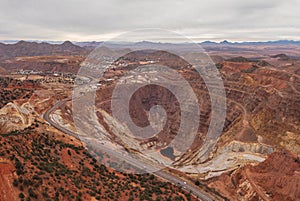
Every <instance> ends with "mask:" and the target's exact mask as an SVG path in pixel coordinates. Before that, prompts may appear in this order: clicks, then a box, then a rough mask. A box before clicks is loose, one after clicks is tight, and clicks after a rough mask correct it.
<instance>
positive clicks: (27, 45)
mask: <svg viewBox="0 0 300 201" xmlns="http://www.w3.org/2000/svg"><path fill="white" fill-rule="evenodd" d="M4 42H5V41H4ZM6 42H8V43H1V42H0V60H3V59H9V58H13V57H21V56H42V55H87V54H88V53H89V52H90V51H92V50H93V49H94V48H95V47H97V46H99V45H101V44H103V42H97V41H92V42H73V43H72V42H70V41H64V42H61V43H60V44H58V41H48V42H42V41H17V42H16V41H6ZM12 42H15V43H12ZM199 44H200V45H201V46H203V48H204V49H205V50H206V51H210V50H212V51H216V50H217V51H225V49H226V51H238V52H242V51H246V50H247V51H248V48H247V47H245V46H259V45H274V48H277V49H278V48H279V47H277V46H281V47H284V46H285V45H294V46H295V45H297V46H298V45H300V41H293V40H279V41H266V42H229V41H227V40H225V41H222V42H219V43H217V42H212V41H204V42H202V43H199ZM104 46H106V47H108V48H112V49H129V50H130V49H131V50H134V49H135V48H140V49H141V48H144V49H155V48H156V47H160V48H163V49H168V50H178V49H180V51H184V50H188V51H193V48H196V49H198V48H199V47H198V46H197V45H193V44H192V43H157V42H150V41H141V42H136V43H134V42H131V43H128V42H126V43H125V42H105V45H104ZM224 48H225V49H224ZM278 53H281V52H278Z"/></svg>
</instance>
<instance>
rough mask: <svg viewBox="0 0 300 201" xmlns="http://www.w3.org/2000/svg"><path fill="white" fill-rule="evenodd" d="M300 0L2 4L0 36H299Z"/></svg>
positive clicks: (55, 0)
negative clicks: (157, 31)
mask: <svg viewBox="0 0 300 201" xmlns="http://www.w3.org/2000/svg"><path fill="white" fill-rule="evenodd" d="M299 7H300V2H299V0H291V1H279V0H265V1H261V0H244V1H240V0H227V1H225V0H210V1H203V2H202V1H197V0H189V1H185V0H177V1H174V0H173V1H171V0H160V1H159V0H152V1H143V0H128V1H124V0H100V1H99V0H91V1H84V0H65V1H59V0H51V1H50V0H44V1H38V0H27V1H17V0H10V1H1V2H0V26H1V29H0V39H46V40H49V39H51V40H66V39H68V40H106V39H107V38H109V37H112V36H115V35H117V34H118V33H122V32H124V31H130V30H134V29H139V28H149V27H152V28H163V29H169V30H173V31H177V32H180V33H182V34H184V35H187V36H189V37H192V38H194V39H197V40H208V39H209V40H224V39H231V40H238V41H241V40H251V39H252V40H276V39H295V40H300V34H299V33H300V31H299V30H300V22H299V20H298V19H300V14H299V12H298V10H297V9H298V8H299Z"/></svg>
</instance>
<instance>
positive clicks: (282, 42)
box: [0, 40, 300, 47]
mask: <svg viewBox="0 0 300 201" xmlns="http://www.w3.org/2000/svg"><path fill="white" fill-rule="evenodd" d="M18 42H20V41H19V40H0V43H4V44H16V43H18ZM26 42H32V43H38V44H43V43H48V44H57V45H58V44H62V43H64V41H41V40H28V41H26ZM72 43H73V44H75V45H77V46H80V47H88V46H90V47H95V46H98V45H100V44H102V43H103V41H84V42H77V41H72ZM105 43H108V44H115V45H118V44H119V45H120V44H123V45H124V44H127V45H129V44H135V45H141V44H147V45H149V44H157V43H158V42H151V41H141V42H136V43H135V42H126V43H125V42H124V43H122V42H105ZM161 44H170V43H164V42H161ZM174 44H180V43H174ZM198 44H202V45H218V44H221V45H268V44H270V45H271V44H275V45H300V41H295V40H275V41H257V42H247V41H245V42H231V41H228V40H224V41H221V42H214V41H203V42H200V43H198Z"/></svg>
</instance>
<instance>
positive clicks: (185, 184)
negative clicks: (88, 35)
mask: <svg viewBox="0 0 300 201" xmlns="http://www.w3.org/2000/svg"><path fill="white" fill-rule="evenodd" d="M70 100H71V99H70V98H69V99H64V100H61V101H58V102H56V103H55V104H54V105H53V106H52V107H51V108H50V109H48V110H47V111H46V113H45V114H44V116H43V117H44V119H45V120H46V121H47V122H48V123H49V124H50V125H51V126H53V127H55V128H56V129H58V130H60V131H61V132H63V133H65V134H67V135H70V136H73V137H75V138H77V139H79V137H78V134H77V133H75V132H73V131H71V130H68V129H66V128H65V127H63V126H61V125H59V124H58V123H56V122H55V121H53V120H52V119H51V117H50V114H51V113H52V112H54V111H55V110H56V109H58V108H59V107H60V106H62V105H64V104H65V103H66V102H68V101H70ZM97 148H100V149H101V150H102V151H105V152H107V153H110V154H113V156H114V157H116V158H117V159H120V160H124V159H126V162H127V163H129V164H130V165H132V166H134V167H137V168H139V169H144V170H146V171H149V172H152V174H154V175H155V176H157V177H160V178H162V179H164V180H166V181H169V182H171V183H173V184H174V185H176V186H179V187H181V188H182V189H184V190H185V191H187V192H190V193H191V194H193V195H194V196H195V197H197V198H199V199H200V200H202V201H213V200H222V199H220V198H219V196H217V195H215V194H214V196H211V195H210V194H208V193H207V192H203V191H201V190H200V189H199V188H198V187H197V186H196V185H194V184H193V183H192V182H190V181H187V180H184V179H182V178H179V177H177V176H175V175H173V174H170V173H168V172H166V171H163V170H159V171H156V172H153V170H154V169H156V168H155V167H154V166H151V165H150V164H149V163H144V162H143V161H140V160H138V159H135V158H132V157H129V156H124V154H121V153H118V152H116V151H115V150H111V149H109V147H107V146H105V145H101V144H97ZM211 194H212V193H211Z"/></svg>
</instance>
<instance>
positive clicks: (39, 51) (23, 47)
mask: <svg viewBox="0 0 300 201" xmlns="http://www.w3.org/2000/svg"><path fill="white" fill-rule="evenodd" d="M87 52H88V51H87V49H85V48H83V47H80V46H78V45H74V44H73V43H71V42H70V41H65V42H63V43H62V44H49V43H46V42H41V43H37V42H27V41H18V42H17V43H14V44H4V43H0V59H8V58H13V57H20V56H41V55H81V54H86V53H87Z"/></svg>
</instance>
